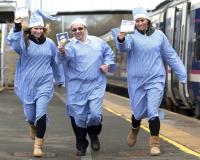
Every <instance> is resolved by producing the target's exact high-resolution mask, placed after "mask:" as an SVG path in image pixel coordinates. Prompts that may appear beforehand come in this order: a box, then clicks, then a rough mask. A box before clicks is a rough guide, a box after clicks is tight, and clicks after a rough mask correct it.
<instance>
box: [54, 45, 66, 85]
mask: <svg viewBox="0 0 200 160" xmlns="http://www.w3.org/2000/svg"><path fill="white" fill-rule="evenodd" d="M51 50H52V58H51V67H52V70H53V76H54V79H55V81H56V83H57V84H58V85H59V84H63V83H64V80H63V78H62V75H61V74H62V73H61V72H60V70H59V66H58V64H57V63H56V53H57V48H56V45H55V44H54V43H51Z"/></svg>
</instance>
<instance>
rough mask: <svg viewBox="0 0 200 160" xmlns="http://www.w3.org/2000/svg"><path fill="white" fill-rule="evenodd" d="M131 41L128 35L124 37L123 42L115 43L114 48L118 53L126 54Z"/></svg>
mask: <svg viewBox="0 0 200 160" xmlns="http://www.w3.org/2000/svg"><path fill="white" fill-rule="evenodd" d="M132 45H133V40H132V38H131V36H130V35H129V34H128V35H126V37H125V40H124V41H123V42H119V41H118V40H117V41H116V48H117V50H118V51H119V53H124V52H125V53H128V52H129V51H130V50H131V49H132Z"/></svg>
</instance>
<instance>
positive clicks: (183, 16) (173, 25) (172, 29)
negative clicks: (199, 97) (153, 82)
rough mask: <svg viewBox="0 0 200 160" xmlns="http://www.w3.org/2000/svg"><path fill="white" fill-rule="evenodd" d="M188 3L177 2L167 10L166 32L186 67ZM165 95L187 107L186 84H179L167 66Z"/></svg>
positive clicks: (177, 104) (175, 102)
mask: <svg viewBox="0 0 200 160" xmlns="http://www.w3.org/2000/svg"><path fill="white" fill-rule="evenodd" d="M188 6H189V3H183V4H179V5H178V6H175V7H171V8H169V9H168V10H167V14H166V33H168V34H166V35H167V37H168V38H169V40H170V43H171V44H172V46H173V47H174V49H175V50H176V51H177V53H178V55H179V57H180V58H181V60H182V61H183V63H184V65H185V68H187V58H186V57H187V56H186V55H187V45H188V43H187V41H186V39H187V36H186V35H187V32H186V30H187V25H186V24H187V18H188V8H189V7H188ZM167 71H168V74H167V95H168V96H169V98H170V100H171V101H172V102H173V104H174V105H176V106H181V107H183V106H184V107H189V103H188V100H187V97H188V90H187V86H186V85H182V84H180V82H179V81H178V79H177V78H176V76H175V74H174V73H173V72H172V71H171V68H170V67H169V66H168V67H167Z"/></svg>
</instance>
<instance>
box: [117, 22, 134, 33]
mask: <svg viewBox="0 0 200 160" xmlns="http://www.w3.org/2000/svg"><path fill="white" fill-rule="evenodd" d="M134 29H135V21H130V20H122V22H121V26H120V32H126V33H133V32H134Z"/></svg>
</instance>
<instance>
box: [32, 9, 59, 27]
mask: <svg viewBox="0 0 200 160" xmlns="http://www.w3.org/2000/svg"><path fill="white" fill-rule="evenodd" d="M44 19H48V20H51V21H54V20H57V19H56V18H55V17H52V16H50V15H47V14H45V13H43V12H41V11H39V10H36V11H35V12H33V13H32V14H31V17H30V19H29V26H28V27H29V28H32V27H35V26H42V27H44Z"/></svg>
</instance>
